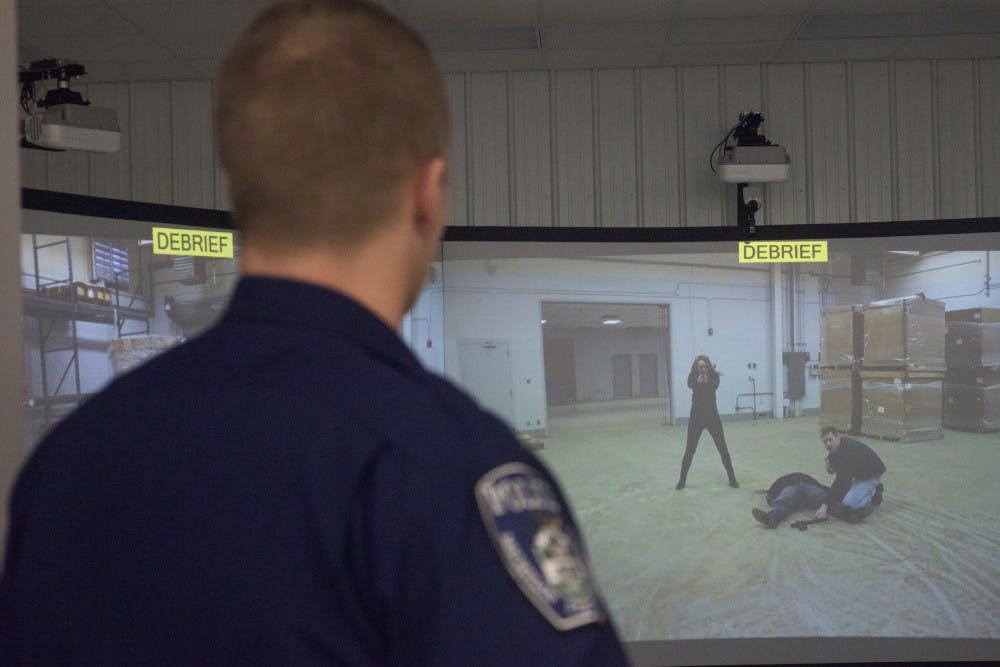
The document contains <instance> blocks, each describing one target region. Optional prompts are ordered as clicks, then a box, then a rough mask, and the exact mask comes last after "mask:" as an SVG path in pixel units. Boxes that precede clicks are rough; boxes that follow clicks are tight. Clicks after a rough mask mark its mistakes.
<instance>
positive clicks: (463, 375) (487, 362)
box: [458, 340, 517, 428]
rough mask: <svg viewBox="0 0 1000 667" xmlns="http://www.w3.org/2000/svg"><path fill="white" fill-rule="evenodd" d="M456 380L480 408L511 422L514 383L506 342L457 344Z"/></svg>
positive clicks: (512, 420) (510, 424) (512, 426)
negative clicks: (458, 379) (457, 375)
mask: <svg viewBox="0 0 1000 667" xmlns="http://www.w3.org/2000/svg"><path fill="white" fill-rule="evenodd" d="M458 364H459V378H460V381H461V383H462V386H463V387H465V389H467V390H468V391H469V393H471V394H472V395H473V396H475V397H476V400H477V401H478V402H479V404H480V405H482V406H483V407H485V408H486V409H488V410H489V411H490V412H493V413H494V414H496V415H497V416H498V417H500V418H501V419H503V420H504V421H505V422H507V424H508V425H509V426H510V427H511V428H516V427H517V425H516V424H515V423H514V382H513V379H512V375H511V369H510V343H508V342H507V341H496V340H483V341H462V342H460V343H459V344H458Z"/></svg>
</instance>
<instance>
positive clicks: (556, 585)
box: [476, 462, 604, 630]
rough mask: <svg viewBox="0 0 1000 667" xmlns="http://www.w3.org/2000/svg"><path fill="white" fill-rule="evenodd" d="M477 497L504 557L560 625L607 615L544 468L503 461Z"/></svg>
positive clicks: (516, 578)
mask: <svg viewBox="0 0 1000 667" xmlns="http://www.w3.org/2000/svg"><path fill="white" fill-rule="evenodd" d="M476 502H477V503H478V504H479V511H480V513H481V514H482V517H483V522H484V523H485V524H486V528H487V531H488V532H489V534H490V537H491V538H492V540H493V544H494V546H495V547H496V550H497V553H498V554H499V555H500V560H501V561H503V564H504V566H505V567H506V568H507V571H508V572H509V573H510V575H511V577H513V578H514V581H515V582H517V585H518V587H519V588H520V589H521V591H522V592H523V593H524V594H525V596H527V598H528V599H529V600H530V601H531V602H532V604H534V605H535V607H536V608H537V609H538V610H539V611H540V612H541V613H542V615H543V616H545V618H546V619H548V620H549V622H550V623H552V625H553V626H554V627H555V628H557V629H559V630H571V629H573V628H577V627H580V626H581V625H586V624H587V623H595V622H601V621H603V620H604V612H603V610H602V608H601V605H600V602H599V600H598V595H597V591H596V590H595V586H594V584H593V583H592V581H591V576H590V571H589V568H588V566H587V562H586V558H585V556H584V553H583V549H582V545H581V542H580V537H579V535H578V534H577V532H576V530H575V528H574V526H573V524H572V523H571V522H570V521H569V520H568V517H567V516H566V514H565V512H564V510H563V507H562V504H561V503H560V502H559V497H558V496H557V495H556V493H555V491H554V490H553V488H552V485H551V484H550V483H549V481H548V479H547V478H546V477H545V476H544V475H542V473H540V472H539V471H538V470H537V469H535V468H534V467H532V466H530V465H528V464H527V463H517V462H512V463H505V464H503V465H501V466H498V467H496V468H494V469H493V470H491V471H489V472H488V473H486V474H485V475H483V477H482V478H481V479H480V480H479V482H477V483H476Z"/></svg>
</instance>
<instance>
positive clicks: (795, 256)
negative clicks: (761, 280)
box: [740, 241, 827, 264]
mask: <svg viewBox="0 0 1000 667" xmlns="http://www.w3.org/2000/svg"><path fill="white" fill-rule="evenodd" d="M826 260H827V253H826V241H749V242H744V241H740V264H749V263H759V264H773V263H778V262H825V261H826Z"/></svg>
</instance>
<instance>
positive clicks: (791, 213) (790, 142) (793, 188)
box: [764, 64, 813, 225]
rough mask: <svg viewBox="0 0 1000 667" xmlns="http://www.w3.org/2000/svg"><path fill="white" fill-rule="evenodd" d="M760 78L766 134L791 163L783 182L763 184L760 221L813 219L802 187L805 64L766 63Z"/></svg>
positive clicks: (804, 175)
mask: <svg viewBox="0 0 1000 667" xmlns="http://www.w3.org/2000/svg"><path fill="white" fill-rule="evenodd" d="M764 81H765V83H764V88H765V92H764V99H765V100H766V105H765V108H764V118H765V120H764V123H765V126H766V127H767V136H768V137H769V138H770V140H771V141H772V142H773V143H776V144H779V145H781V146H784V147H785V151H786V152H787V153H788V157H789V159H790V160H791V162H792V174H791V176H790V177H789V178H788V180H787V181H785V182H784V183H770V184H768V185H767V188H766V190H765V194H764V220H766V221H767V223H768V224H771V225H791V224H805V223H809V222H813V220H812V217H811V216H810V215H809V213H808V209H809V207H808V201H809V200H808V196H807V190H806V183H807V182H808V179H809V160H808V155H809V154H808V153H807V152H806V113H805V95H806V86H805V67H804V66H803V65H798V64H790V65H768V67H767V68H766V70H765V76H764Z"/></svg>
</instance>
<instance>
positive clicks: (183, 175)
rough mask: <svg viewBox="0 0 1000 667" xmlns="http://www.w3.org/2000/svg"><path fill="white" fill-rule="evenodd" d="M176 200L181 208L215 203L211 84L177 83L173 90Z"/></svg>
mask: <svg viewBox="0 0 1000 667" xmlns="http://www.w3.org/2000/svg"><path fill="white" fill-rule="evenodd" d="M171 97H172V99H171V111H172V114H171V118H172V121H173V122H172V124H171V135H172V136H173V144H172V145H173V148H174V150H173V153H172V156H171V158H172V159H171V166H172V168H173V184H174V187H173V201H172V202H171V203H173V204H176V205H178V206H197V207H201V208H208V207H211V206H213V205H214V204H215V200H216V198H215V158H214V156H215V148H214V146H213V143H212V114H211V113H210V111H211V109H212V84H211V82H209V81H177V82H174V83H173V85H172V90H171Z"/></svg>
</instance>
